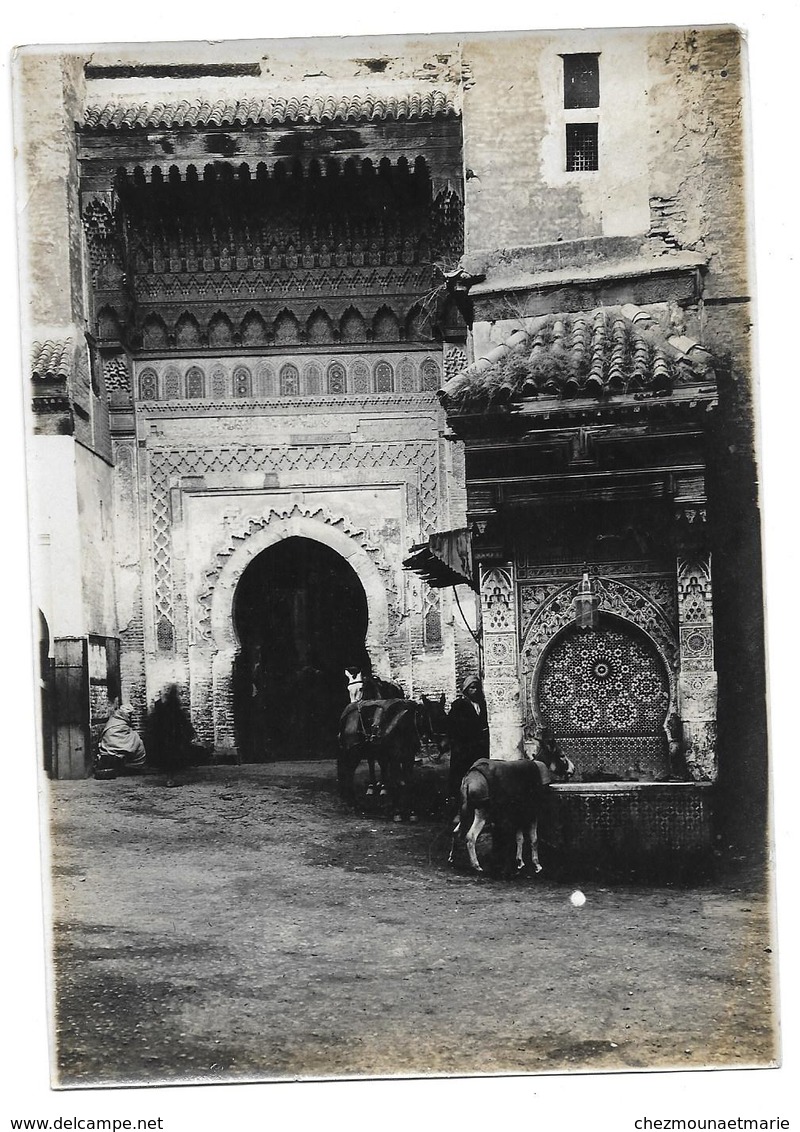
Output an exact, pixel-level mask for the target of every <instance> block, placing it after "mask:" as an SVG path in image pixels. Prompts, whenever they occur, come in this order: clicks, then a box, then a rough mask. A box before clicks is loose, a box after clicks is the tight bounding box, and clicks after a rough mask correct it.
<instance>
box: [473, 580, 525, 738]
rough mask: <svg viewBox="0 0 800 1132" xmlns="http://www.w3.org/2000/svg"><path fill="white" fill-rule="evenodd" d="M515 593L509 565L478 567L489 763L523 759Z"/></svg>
mask: <svg viewBox="0 0 800 1132" xmlns="http://www.w3.org/2000/svg"><path fill="white" fill-rule="evenodd" d="M516 592H517V591H516V585H515V582H514V567H513V565H512V564H511V563H510V562H509V563H505V564H504V565H502V566H491V567H485V566H481V616H482V621H483V649H484V677H483V685H484V692H485V694H486V707H487V711H488V715H489V735H490V755H491V757H492V758H493V759H521V758H524V757H525V754H524V748H523V745H522V694H521V693H522V688H521V685H520V679H519V664H518V655H519V650H518V647H517V600H516Z"/></svg>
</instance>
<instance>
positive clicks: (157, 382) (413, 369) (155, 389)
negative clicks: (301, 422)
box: [136, 350, 442, 410]
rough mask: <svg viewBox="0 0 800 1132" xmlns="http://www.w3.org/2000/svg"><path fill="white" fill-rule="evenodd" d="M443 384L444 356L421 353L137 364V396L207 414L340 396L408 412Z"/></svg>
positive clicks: (150, 404) (147, 402)
mask: <svg viewBox="0 0 800 1132" xmlns="http://www.w3.org/2000/svg"><path fill="white" fill-rule="evenodd" d="M176 374H177V379H176V378H175V375H176ZM168 375H170V377H171V382H169V383H168V381H167V376H168ZM441 381H442V365H441V355H437V356H434V353H433V352H428V351H420V350H412V351H409V352H408V353H403V352H401V351H392V350H386V351H383V350H382V351H380V352H377V351H376V352H374V353H368V354H350V353H347V354H345V353H341V354H337V353H333V352H320V353H314V354H310V355H298V354H286V355H281V354H274V355H269V356H267V357H264V356H261V357H259V356H247V355H235V356H228V357H226V356H220V357H216V358H205V357H190V358H182V359H175V360H173V359H171V358H155V359H152V360H147V361H140V362H138V364H137V366H136V399H137V402H138V404H139V406H146V407H148V408H149V409H153V410H155V408H156V405H157V403H158V402H160V401H165V400H169V401H174V400H179V401H186V402H191V403H197V404H198V405H199V406H201V407H203V408H205V409H208V408H215V407H223V405H222V401H223V400H229V401H230V403H232V404H239V405H241V404H242V403H243V402H245V401H246V402H248V403H249V402H251V401H253V400H256V401H258V402H259V403H260V404H263V405H268V406H269V407H272V406H275V405H281V404H283V405H286V404H287V403H291V402H292V401H296V400H298V399H301V398H302V399H304V400H312V399H321V400H323V401H326V402H327V403H328V404H330V401H329V399H331V398H333V399H335V400H336V402H337V403H339V404H342V405H345V404H350V405H355V404H358V406H359V408H362V409H363V408H364V407H365V402H368V403H375V404H376V405H378V404H379V405H380V406H381V407H382V408H385V407H386V405H387V403H391V402H392V401H396V403H397V404H398V405H400V406H401V407H402V408H403V409H404V410H405V409H407V408H408V402H407V400H406V398H407V397H408V396H409V395H413V394H420V393H421V394H426V393H435V392H436V390H437V389H438V388H439V387H440V385H441ZM356 398H358V400H356Z"/></svg>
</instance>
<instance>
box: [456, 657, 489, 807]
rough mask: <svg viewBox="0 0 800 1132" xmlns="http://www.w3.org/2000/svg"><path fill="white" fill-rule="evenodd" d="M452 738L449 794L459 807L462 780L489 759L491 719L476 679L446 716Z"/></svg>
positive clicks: (470, 679)
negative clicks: (475, 763)
mask: <svg viewBox="0 0 800 1132" xmlns="http://www.w3.org/2000/svg"><path fill="white" fill-rule="evenodd" d="M447 729H448V734H449V738H450V774H449V777H448V792H449V795H450V800H451V802H455V804H456V805H458V798H459V790H460V788H461V779H462V778H463V777H464V775H465V774H466V773H467V771H468V770H469V768H470V767H471V766H472V764H473V763H474V762H475V761H476V760H477V759H488V758H489V719H488V716H487V713H486V699H485V698H484V695H483V685H482V684H481V682H480V680H479V678H478V677H477V676H469V677H467V679H466V680H465V681H464V683H463V685H462V688H461V695H460V696H459V697H458V698H457V699H456V700H454V701H453V704H452V706H451V708H450V712H449V714H448V716H447Z"/></svg>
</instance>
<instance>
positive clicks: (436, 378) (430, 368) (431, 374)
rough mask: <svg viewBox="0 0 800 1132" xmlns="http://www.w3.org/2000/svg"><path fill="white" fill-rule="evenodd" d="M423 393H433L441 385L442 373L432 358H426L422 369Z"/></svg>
mask: <svg viewBox="0 0 800 1132" xmlns="http://www.w3.org/2000/svg"><path fill="white" fill-rule="evenodd" d="M420 374H421V376H422V389H423V392H426V393H427V392H433V391H435V390H437V389H438V388H439V386H440V384H441V371H440V370H439V367H438V365H437V364H436V362H435V361H434V360H433V359H432V358H426V359H425V361H424V362H423V363H422V365H421V367H420Z"/></svg>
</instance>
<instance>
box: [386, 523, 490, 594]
mask: <svg viewBox="0 0 800 1132" xmlns="http://www.w3.org/2000/svg"><path fill="white" fill-rule="evenodd" d="M403 569H404V570H410V571H411V572H412V573H413V574H417V575H418V576H419V577H420V578H422V580H423V581H424V582H427V583H428V585H429V586H431V587H432V588H433V589H437V590H438V589H443V588H444V587H445V586H470V587H471V588H472V589H475V583H474V580H473V572H472V537H471V535H470V532H469V530H468V529H467V528H466V527H461V528H460V529H459V530H455V531H441V532H437V533H436V534H432V535H431V536H430V538H429V539H428V541H427V542H423V543H418V544H417V545H416V546H412V547H411V550H410V551H409V555H408V558H405V559H404V560H403Z"/></svg>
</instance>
